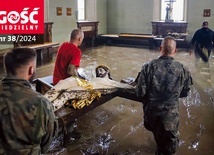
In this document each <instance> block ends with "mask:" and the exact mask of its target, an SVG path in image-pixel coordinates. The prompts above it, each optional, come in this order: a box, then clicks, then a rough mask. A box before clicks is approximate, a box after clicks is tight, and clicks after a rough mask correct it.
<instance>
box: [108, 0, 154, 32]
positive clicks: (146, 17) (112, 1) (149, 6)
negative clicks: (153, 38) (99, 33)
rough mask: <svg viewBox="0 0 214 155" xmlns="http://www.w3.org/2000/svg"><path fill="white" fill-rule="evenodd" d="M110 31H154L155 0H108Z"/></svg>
mask: <svg viewBox="0 0 214 155" xmlns="http://www.w3.org/2000/svg"><path fill="white" fill-rule="evenodd" d="M107 5H108V6H107V8H108V10H107V25H108V26H107V32H108V33H116V34H118V33H144V34H146V33H152V28H151V21H152V19H153V0H108V2H107Z"/></svg>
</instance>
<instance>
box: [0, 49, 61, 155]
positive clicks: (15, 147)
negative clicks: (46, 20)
mask: <svg viewBox="0 0 214 155" xmlns="http://www.w3.org/2000/svg"><path fill="white" fill-rule="evenodd" d="M3 63H4V69H5V72H6V76H5V77H4V78H3V79H2V81H1V84H0V103H1V106H0V118H1V119H0V124H1V125H0V154H17V155H29V154H37V155H39V154H43V153H46V152H47V151H48V150H49V147H50V144H51V142H52V139H53V137H54V136H55V134H56V131H57V121H56V119H55V115H54V112H53V107H52V104H51V103H50V102H49V101H48V100H47V99H46V98H45V97H43V96H42V95H41V94H40V93H38V92H36V91H35V90H34V89H33V87H32V85H31V82H32V81H33V79H34V76H35V71H36V52H35V50H33V49H30V48H21V47H20V48H14V49H12V50H11V51H9V52H8V53H6V54H5V55H4V61H3Z"/></svg>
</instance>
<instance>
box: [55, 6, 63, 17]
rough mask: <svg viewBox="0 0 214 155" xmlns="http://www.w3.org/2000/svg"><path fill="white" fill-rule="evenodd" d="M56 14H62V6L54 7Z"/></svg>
mask: <svg viewBox="0 0 214 155" xmlns="http://www.w3.org/2000/svg"><path fill="white" fill-rule="evenodd" d="M56 15H57V16H62V7H57V8H56Z"/></svg>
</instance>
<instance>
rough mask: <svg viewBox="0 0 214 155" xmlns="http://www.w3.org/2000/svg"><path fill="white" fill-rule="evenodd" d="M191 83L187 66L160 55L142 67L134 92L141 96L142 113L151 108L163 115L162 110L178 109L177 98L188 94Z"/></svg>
mask: <svg viewBox="0 0 214 155" xmlns="http://www.w3.org/2000/svg"><path fill="white" fill-rule="evenodd" d="M191 85H192V78H191V75H190V72H189V71H188V69H187V68H185V67H184V66H183V65H182V64H181V63H179V62H177V61H175V60H174V58H172V57H168V56H161V57H159V58H158V59H154V60H152V61H151V62H149V63H147V64H145V65H144V66H143V67H142V70H141V72H140V75H139V77H138V81H137V86H136V93H137V96H139V97H142V98H143V100H142V102H143V108H144V114H147V112H146V111H148V110H152V111H155V113H158V111H159V112H160V113H159V114H157V115H161V114H163V115H164V114H165V113H164V110H169V109H178V107H179V104H178V103H179V98H180V97H186V96H187V95H188V92H189V90H190V86H191ZM176 111H177V110H176Z"/></svg>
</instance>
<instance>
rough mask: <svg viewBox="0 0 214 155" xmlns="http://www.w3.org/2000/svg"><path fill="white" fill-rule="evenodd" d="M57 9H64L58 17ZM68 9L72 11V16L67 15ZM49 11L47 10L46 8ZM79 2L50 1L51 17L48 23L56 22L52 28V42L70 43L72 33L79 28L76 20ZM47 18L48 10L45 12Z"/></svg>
mask: <svg viewBox="0 0 214 155" xmlns="http://www.w3.org/2000/svg"><path fill="white" fill-rule="evenodd" d="M56 7H62V15H61V16H57V15H56ZM66 8H71V9H72V16H67V15H66ZM46 9H47V8H46ZM76 11H77V0H49V11H48V13H49V17H46V18H45V19H46V20H47V21H46V22H54V24H53V28H52V41H53V42H64V41H68V40H69V37H70V33H71V31H72V30H73V29H74V28H77V23H76V22H77V20H76ZM45 12H46V16H47V10H45Z"/></svg>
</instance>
